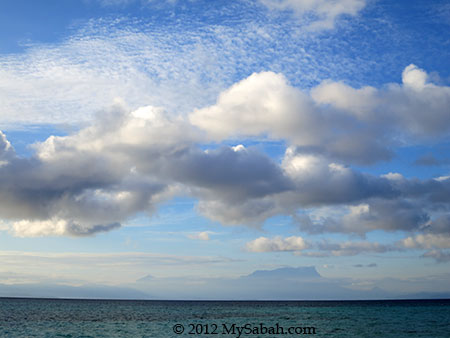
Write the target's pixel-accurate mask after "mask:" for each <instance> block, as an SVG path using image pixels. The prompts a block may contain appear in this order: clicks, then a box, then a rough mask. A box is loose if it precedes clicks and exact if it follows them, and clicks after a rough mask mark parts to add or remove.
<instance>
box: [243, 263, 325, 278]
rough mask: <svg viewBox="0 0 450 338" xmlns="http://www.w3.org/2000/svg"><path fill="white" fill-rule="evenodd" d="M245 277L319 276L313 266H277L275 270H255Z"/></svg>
mask: <svg viewBox="0 0 450 338" xmlns="http://www.w3.org/2000/svg"><path fill="white" fill-rule="evenodd" d="M245 277H247V278H321V277H322V276H321V275H319V273H318V272H317V270H316V268H315V267H314V266H301V267H297V268H290V267H287V268H279V269H275V270H256V271H255V272H253V273H251V274H250V275H247V276H245Z"/></svg>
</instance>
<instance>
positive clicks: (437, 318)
mask: <svg viewBox="0 0 450 338" xmlns="http://www.w3.org/2000/svg"><path fill="white" fill-rule="evenodd" d="M289 329H290V331H289V332H288V330H289ZM181 331H183V332H182V333H181ZM314 332H315V334H314ZM0 336H1V337H264V338H267V337H304V336H316V337H322V336H328V337H450V300H401V301H342V302H341V301H292V302H277V301H276V302H267V301H262V302H247V301H244V302H232V301H132V300H130V301H121V300H66V299H26V298H0Z"/></svg>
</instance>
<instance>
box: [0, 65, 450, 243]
mask: <svg viewBox="0 0 450 338" xmlns="http://www.w3.org/2000/svg"><path fill="white" fill-rule="evenodd" d="M449 106H450V88H449V87H446V86H439V85H437V84H433V83H431V82H430V81H429V80H428V75H427V73H426V72H425V71H424V70H421V69H419V68H418V67H416V66H414V65H410V66H408V67H406V68H405V70H404V71H403V74H402V84H386V85H385V86H383V87H382V88H374V87H363V88H353V87H350V86H348V85H346V84H344V83H341V82H331V81H324V82H323V83H321V84H319V85H318V86H316V87H314V88H312V89H311V90H310V91H302V90H300V89H298V88H295V87H293V86H291V85H290V84H289V83H288V81H287V80H286V78H285V77H284V76H283V75H281V74H277V73H273V72H261V73H254V74H252V75H251V76H249V77H248V78H246V79H243V80H242V81H240V82H238V83H236V84H234V85H233V86H231V87H230V88H228V89H226V90H224V91H223V92H222V93H221V94H220V95H219V97H218V99H217V102H216V103H215V104H213V105H210V106H206V107H204V108H201V109H196V110H194V111H192V112H191V113H189V114H187V115H186V114H173V113H169V112H167V111H165V110H164V109H163V108H157V107H152V106H147V107H141V108H139V109H137V110H132V111H131V112H130V109H128V108H126V107H125V106H124V105H123V104H120V103H118V104H117V105H116V106H114V107H112V108H111V109H110V110H108V111H105V112H103V113H102V114H99V116H98V118H97V119H96V120H95V121H94V122H93V123H92V125H90V126H87V127H85V128H82V129H81V130H79V131H78V132H76V133H73V134H71V135H69V136H64V137H56V136H51V137H49V138H48V139H47V140H46V141H44V142H42V143H38V144H35V145H34V149H35V155H33V156H32V157H30V158H22V157H19V156H17V155H16V153H15V152H14V149H13V147H12V146H11V144H10V143H9V142H8V140H7V139H6V137H5V135H4V134H3V133H2V134H0V161H1V162H0V173H1V176H0V177H1V180H2V182H1V185H0V187H1V188H0V217H1V218H3V219H7V220H9V221H10V222H11V224H12V229H13V232H14V233H15V235H17V236H45V235H72V236H86V235H91V234H95V233H97V232H101V231H108V230H111V229H114V228H117V227H119V226H120V223H122V222H124V221H126V220H127V219H130V218H131V217H133V216H134V215H135V214H136V213H138V212H147V213H149V214H151V213H152V212H153V211H154V210H156V208H157V207H158V204H160V203H162V202H164V201H167V200H169V199H171V198H172V197H174V196H177V195H180V194H181V195H189V196H191V197H193V198H196V199H198V200H199V203H198V211H199V212H200V213H201V214H202V215H204V216H206V217H208V218H210V219H212V220H215V221H219V222H221V223H222V224H229V225H233V224H242V225H248V226H261V225H262V224H263V223H264V221H265V220H267V219H268V218H270V217H272V216H275V215H289V216H292V217H293V219H294V220H295V221H296V222H298V224H299V226H300V229H301V230H302V231H304V232H307V233H329V232H340V233H347V234H358V235H361V236H363V235H364V234H365V233H367V232H370V231H372V230H384V231H398V230H402V231H406V232H408V233H410V234H411V236H412V237H410V238H408V239H405V242H404V246H403V247H405V248H419V247H420V248H423V249H436V250H438V249H447V248H448V247H449V245H448V243H449V241H446V240H443V241H440V242H439V243H438V244H436V243H437V242H436V240H435V238H434V237H433V236H435V235H440V236H445V238H448V236H449V234H450V222H449V219H450V218H449V215H448V202H449V196H450V179H449V178H448V177H440V178H437V179H428V180H418V179H408V178H405V177H403V176H402V175H401V174H400V173H386V175H382V176H375V175H369V174H365V173H362V172H360V171H358V170H356V169H354V168H352V167H351V165H353V164H371V163H376V162H378V161H383V160H388V159H389V158H391V157H392V156H394V155H393V154H394V149H395V147H397V146H399V145H407V144H414V143H417V142H421V141H424V142H425V141H427V142H429V141H436V140H445V139H446V137H447V135H448V131H449V129H450V119H448V113H449V112H448V107H449ZM245 139H247V140H248V139H250V140H251V139H258V140H263V142H264V140H268V141H282V142H285V143H286V144H287V148H286V151H285V154H284V157H283V158H282V160H281V162H280V163H277V162H276V161H275V160H273V159H272V158H271V157H269V156H268V155H267V154H265V153H264V152H262V151H261V150H260V149H257V148H252V147H247V148H246V147H244V146H243V145H240V144H239V142H240V141H239V140H245ZM230 140H236V144H235V146H226V145H224V143H223V142H225V141H226V142H230ZM205 149H206V150H205ZM329 206H336V207H339V208H340V209H341V210H342V212H341V216H340V217H335V216H327V217H317V216H315V215H314V213H313V212H311V213H308V210H310V209H311V208H316V209H317V208H318V209H320V208H322V207H329ZM414 236H415V237H414ZM420 236H422V237H420ZM260 242H261V243H259V242H258V243H256V242H255V243H253V244H251V245H253V251H267V250H268V249H267V248H272V249H273V250H274V251H293V250H297V249H300V247H302V245H301V244H302V243H300V242H298V241H294V240H293V239H292V238H291V239H281V238H280V239H278V240H276V241H272V242H270V241H269V242H268V241H265V240H260ZM272 249H271V250H272ZM372 249H373V248H372ZM372 249H371V248H368V249H367V250H369V251H370V250H372ZM339 250H345V248H341V249H339Z"/></svg>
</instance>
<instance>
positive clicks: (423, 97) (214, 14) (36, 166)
mask: <svg viewBox="0 0 450 338" xmlns="http://www.w3.org/2000/svg"><path fill="white" fill-rule="evenodd" d="M449 28H450V3H449V2H448V1H446V0H436V1H425V0H411V1H387V0H317V1H310V0H215V1H210V0H65V1H59V0H43V1H31V0H2V1H1V2H0V103H1V105H0V130H1V132H0V296H42V297H88V298H139V299H374V298H411V297H414V298H417V297H419V298H423V297H450V269H449V268H450V137H449V135H450V67H449V60H450V39H449V35H448V31H449Z"/></svg>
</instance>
